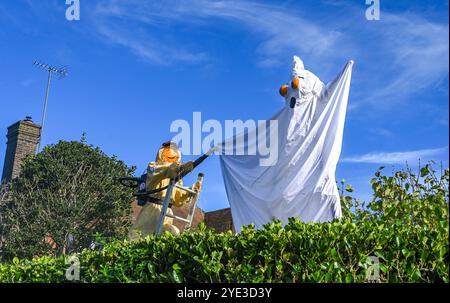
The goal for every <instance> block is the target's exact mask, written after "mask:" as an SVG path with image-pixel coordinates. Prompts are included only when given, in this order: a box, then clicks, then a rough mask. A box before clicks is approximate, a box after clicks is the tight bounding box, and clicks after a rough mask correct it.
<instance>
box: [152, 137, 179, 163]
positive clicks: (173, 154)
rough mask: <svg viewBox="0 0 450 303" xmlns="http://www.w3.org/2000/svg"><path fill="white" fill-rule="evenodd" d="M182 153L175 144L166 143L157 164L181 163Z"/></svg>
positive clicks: (162, 147)
mask: <svg viewBox="0 0 450 303" xmlns="http://www.w3.org/2000/svg"><path fill="white" fill-rule="evenodd" d="M180 161H181V152H180V150H179V149H178V145H177V144H176V143H175V142H171V141H167V142H164V143H163V144H162V146H161V148H160V149H159V150H158V154H157V155H156V162H164V163H180Z"/></svg>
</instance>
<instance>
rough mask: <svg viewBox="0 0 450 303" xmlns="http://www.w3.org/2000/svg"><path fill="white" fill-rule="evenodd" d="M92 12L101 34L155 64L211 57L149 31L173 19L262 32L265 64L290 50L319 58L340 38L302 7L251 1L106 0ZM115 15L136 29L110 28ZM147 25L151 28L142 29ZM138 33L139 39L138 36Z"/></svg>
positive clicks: (332, 54) (180, 22)
mask: <svg viewBox="0 0 450 303" xmlns="http://www.w3.org/2000/svg"><path fill="white" fill-rule="evenodd" d="M94 13H95V18H96V20H97V22H96V23H97V25H96V28H97V29H98V30H99V32H100V34H102V35H103V36H104V37H105V38H107V39H108V40H109V41H110V42H112V43H116V44H120V45H122V46H126V47H129V48H130V49H132V51H133V52H134V53H135V54H136V55H138V56H140V57H142V58H144V59H146V60H148V61H151V62H153V63H157V64H160V63H161V62H162V61H164V60H165V59H166V58H168V57H169V56H172V55H173V56H174V58H172V59H171V60H172V61H176V60H178V59H179V61H200V60H199V59H205V58H206V57H207V56H206V54H204V53H201V54H196V53H193V52H191V51H188V50H187V49H186V48H187V47H186V46H185V45H183V44H176V42H174V41H171V42H167V41H169V40H170V39H163V38H161V37H159V38H157V37H155V35H152V34H151V33H150V31H151V29H152V28H159V29H167V28H169V27H171V26H174V25H177V26H179V25H189V26H196V27H204V28H207V27H208V25H210V24H211V22H213V21H221V20H222V21H223V20H225V21H227V22H230V23H237V24H239V25H241V26H244V27H246V28H247V30H249V31H251V32H256V33H257V34H258V35H260V36H261V43H260V44H259V46H258V47H257V49H256V50H255V51H256V53H257V54H258V56H259V58H258V60H259V62H257V63H258V65H259V66H261V67H271V66H273V65H274V64H276V63H278V62H279V61H278V60H277V58H279V57H281V56H285V55H286V53H287V52H290V53H298V54H308V55H309V56H311V57H313V58H316V59H317V62H319V58H320V59H321V60H324V58H329V57H335V56H336V52H335V51H334V48H335V44H336V43H337V41H338V40H340V39H341V35H340V33H339V32H337V31H336V30H330V29H327V28H326V27H324V26H323V25H322V24H319V23H316V22H314V21H312V20H311V19H306V18H304V17H302V16H301V15H300V14H299V12H298V11H292V10H286V9H284V8H283V7H280V6H273V5H266V4H260V3H254V2H248V1H205V0H192V1H172V2H170V4H167V3H164V4H162V3H161V2H159V1H136V0H130V1H127V2H125V1H117V0H104V1H101V2H99V3H98V5H97V6H96V9H95V12H94ZM112 21H114V23H115V24H118V23H119V22H123V24H126V25H128V26H130V25H132V27H133V31H132V32H130V31H128V32H125V31H124V30H123V28H122V29H121V30H111V29H110V27H111V25H113V24H114V23H113V22H112ZM143 28H146V29H147V33H145V34H142V29H143ZM136 29H138V30H136ZM137 34H139V36H140V37H139V39H134V38H133V37H136V36H137ZM148 41H150V42H148ZM341 50H342V49H341ZM178 52H179V53H181V56H180V57H179V58H177V57H176V54H177V53H178Z"/></svg>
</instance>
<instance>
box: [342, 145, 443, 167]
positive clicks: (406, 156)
mask: <svg viewBox="0 0 450 303" xmlns="http://www.w3.org/2000/svg"><path fill="white" fill-rule="evenodd" d="M446 151H448V146H446V147H441V148H435V149H420V150H413V151H402V152H388V153H387V152H372V153H368V154H364V155H360V156H352V157H347V158H343V159H341V160H340V162H343V163H346V162H347V163H378V164H405V163H406V162H412V163H414V162H417V161H418V160H419V159H421V160H432V159H431V158H432V157H436V156H439V155H442V154H443V153H445V152H446Z"/></svg>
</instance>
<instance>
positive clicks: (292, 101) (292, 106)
mask: <svg viewBox="0 0 450 303" xmlns="http://www.w3.org/2000/svg"><path fill="white" fill-rule="evenodd" d="M295 103H297V100H296V99H295V97H292V98H291V103H290V106H291V108H294V107H295Z"/></svg>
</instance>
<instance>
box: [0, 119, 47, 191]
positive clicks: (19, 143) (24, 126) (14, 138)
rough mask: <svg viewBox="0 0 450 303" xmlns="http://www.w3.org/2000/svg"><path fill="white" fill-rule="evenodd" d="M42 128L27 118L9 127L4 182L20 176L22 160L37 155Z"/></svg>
mask: <svg viewBox="0 0 450 303" xmlns="http://www.w3.org/2000/svg"><path fill="white" fill-rule="evenodd" d="M40 133H41V127H40V126H39V125H37V124H35V123H33V121H32V120H31V117H26V118H25V119H24V120H21V121H18V122H16V123H14V124H13V125H11V126H10V127H8V135H7V138H8V142H7V147H6V156H5V163H4V165H3V174H2V180H1V181H2V182H9V181H11V179H14V178H15V177H17V176H18V175H19V172H20V165H21V163H22V160H23V159H24V158H25V157H26V156H28V155H33V154H35V153H36V148H37V143H38V142H39V137H40Z"/></svg>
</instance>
